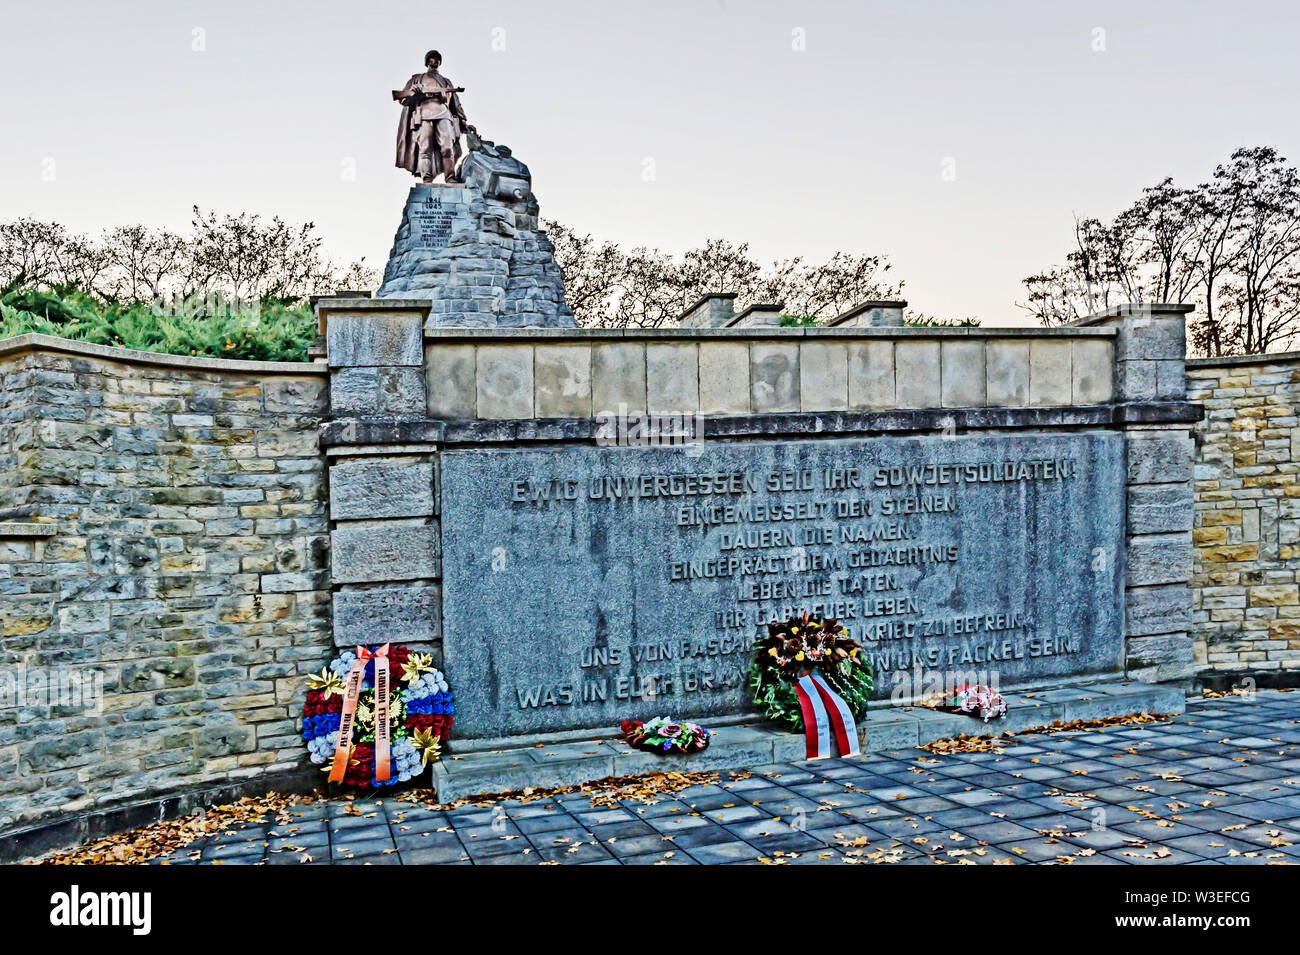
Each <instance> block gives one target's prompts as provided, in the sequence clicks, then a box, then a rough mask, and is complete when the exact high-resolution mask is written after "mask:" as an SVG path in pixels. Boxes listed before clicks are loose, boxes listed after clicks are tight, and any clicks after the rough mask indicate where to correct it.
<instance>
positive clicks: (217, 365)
mask: <svg viewBox="0 0 1300 955" xmlns="http://www.w3.org/2000/svg"><path fill="white" fill-rule="evenodd" d="M27 351H48V352H61V353H63V354H65V355H81V356H84V357H86V358H103V359H106V360H108V361H116V362H121V363H122V364H124V365H157V366H161V367H163V368H186V369H190V370H194V371H212V372H220V373H247V372H253V373H254V374H259V375H319V376H321V377H324V376H326V375H328V374H329V369H327V368H326V367H325V366H324V365H323V364H318V363H316V362H310V361H244V360H242V359H234V358H206V357H203V356H200V355H168V354H165V353H163V352H152V351H136V350H135V349H133V348H116V347H114V346H112V345H96V344H94V343H92V342H79V341H73V340H72V339H70V338H59V337H57V336H55V335H39V334H36V333H34V332H33V333H31V334H27V335H16V336H14V337H13V338H4V339H0V357H4V356H6V355H13V354H18V353H21V352H27Z"/></svg>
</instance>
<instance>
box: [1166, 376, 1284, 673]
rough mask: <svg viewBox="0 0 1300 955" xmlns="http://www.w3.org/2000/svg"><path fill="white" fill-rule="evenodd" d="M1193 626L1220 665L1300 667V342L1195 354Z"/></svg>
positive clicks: (1201, 647) (1191, 384)
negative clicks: (1268, 350) (1259, 351)
mask: <svg viewBox="0 0 1300 955" xmlns="http://www.w3.org/2000/svg"><path fill="white" fill-rule="evenodd" d="M1187 392H1188V398H1189V399H1190V400H1192V401H1197V402H1200V403H1201V404H1203V405H1204V406H1205V420H1204V421H1202V422H1201V424H1200V425H1199V426H1198V427H1197V429H1196V445H1197V449H1196V473H1195V481H1196V512H1195V527H1194V529H1193V531H1192V533H1193V536H1194V539H1195V580H1194V586H1195V588H1196V605H1195V610H1194V624H1193V626H1194V632H1195V637H1196V656H1197V661H1198V663H1200V664H1201V665H1202V666H1203V667H1210V668H1213V669H1216V670H1240V671H1270V670H1272V671H1280V670H1296V669H1300V482H1298V481H1297V477H1298V476H1300V352H1292V353H1289V354H1277V355H1256V356H1249V357H1245V358H1228V359H1196V360H1193V361H1189V362H1188V368H1187Z"/></svg>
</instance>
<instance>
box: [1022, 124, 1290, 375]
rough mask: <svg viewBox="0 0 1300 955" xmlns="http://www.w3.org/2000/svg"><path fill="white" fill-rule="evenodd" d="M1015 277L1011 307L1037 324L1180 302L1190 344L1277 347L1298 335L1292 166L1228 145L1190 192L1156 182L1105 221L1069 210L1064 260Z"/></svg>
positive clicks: (1265, 150)
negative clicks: (1017, 285) (1187, 309)
mask: <svg viewBox="0 0 1300 955" xmlns="http://www.w3.org/2000/svg"><path fill="white" fill-rule="evenodd" d="M1023 284H1024V286H1025V289H1026V291H1027V293H1028V297H1027V301H1026V302H1025V303H1024V304H1023V305H1022V306H1021V307H1022V308H1025V309H1026V310H1027V311H1029V312H1030V313H1031V314H1033V315H1034V316H1035V317H1036V318H1037V319H1038V320H1039V321H1040V322H1042V323H1043V324H1044V325H1056V324H1061V323H1063V322H1069V321H1074V320H1075V319H1077V318H1080V317H1082V316H1084V315H1087V314H1089V313H1092V312H1096V311H1100V310H1101V309H1104V308H1106V307H1107V306H1109V305H1113V304H1117V303H1120V302H1150V301H1156V302H1162V301H1165V302H1167V301H1189V302H1190V303H1191V304H1194V305H1196V306H1197V315H1196V317H1195V318H1194V320H1193V322H1194V324H1193V325H1192V328H1191V337H1192V345H1193V347H1194V348H1195V349H1196V350H1198V351H1201V352H1204V353H1206V354H1210V355H1222V354H1232V353H1241V352H1244V353H1254V352H1261V351H1267V350H1269V349H1270V348H1277V347H1280V346H1283V345H1285V344H1286V343H1288V342H1290V341H1292V340H1293V339H1294V338H1295V336H1296V335H1297V334H1300V306H1297V304H1296V297H1297V296H1296V293H1297V290H1298V289H1300V173H1297V171H1296V169H1295V168H1294V167H1293V166H1291V165H1289V164H1288V163H1287V161H1286V159H1285V158H1284V157H1282V156H1280V155H1278V153H1277V151H1276V150H1274V149H1272V148H1269V147H1253V148H1242V149H1238V150H1236V151H1235V152H1233V154H1232V156H1231V157H1230V158H1229V161H1228V162H1227V163H1223V164H1221V165H1219V166H1218V167H1216V168H1215V170H1214V175H1213V176H1212V177H1211V178H1210V180H1209V181H1208V182H1204V183H1201V184H1200V185H1198V186H1196V187H1194V188H1191V189H1184V188H1181V187H1179V186H1177V185H1175V184H1174V182H1173V180H1172V179H1165V180H1163V181H1162V182H1160V183H1158V184H1157V185H1155V186H1151V187H1149V188H1147V189H1144V190H1143V191H1142V194H1141V196H1140V197H1139V198H1138V200H1137V201H1136V202H1135V203H1134V204H1133V205H1132V206H1130V207H1128V208H1127V209H1125V210H1123V211H1122V212H1121V213H1120V214H1119V215H1118V216H1116V217H1115V219H1114V220H1113V221H1111V222H1103V221H1101V220H1098V219H1079V218H1076V220H1075V248H1074V249H1073V250H1072V251H1071V252H1070V253H1069V254H1068V255H1067V256H1066V261H1065V265H1064V266H1056V267H1053V268H1051V269H1048V270H1046V271H1044V272H1040V273H1038V274H1035V275H1031V276H1028V277H1026V278H1025V279H1024V280H1023Z"/></svg>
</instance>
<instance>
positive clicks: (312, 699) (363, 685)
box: [302, 644, 455, 789]
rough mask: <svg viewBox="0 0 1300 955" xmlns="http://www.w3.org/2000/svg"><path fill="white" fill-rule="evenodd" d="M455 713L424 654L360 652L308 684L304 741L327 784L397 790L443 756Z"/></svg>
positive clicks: (400, 649) (397, 649) (390, 649)
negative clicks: (326, 773) (443, 747)
mask: <svg viewBox="0 0 1300 955" xmlns="http://www.w3.org/2000/svg"><path fill="white" fill-rule="evenodd" d="M454 714H455V708H454V706H453V704H452V697H451V691H450V690H449V689H448V688H447V680H446V678H445V677H444V676H443V675H442V673H441V672H440V671H439V670H437V669H435V668H434V666H433V660H432V658H431V657H429V656H428V655H427V654H422V653H414V652H412V651H411V650H410V649H409V648H407V647H404V646H390V645H388V644H384V645H383V646H380V647H373V648H367V647H357V648H356V650H355V651H353V650H346V651H344V652H343V653H342V654H340V655H339V656H338V657H336V658H335V659H334V660H332V661H331V662H330V664H329V665H328V666H326V667H325V668H324V669H323V670H321V671H320V673H317V674H314V675H312V676H310V677H308V678H307V699H306V702H305V703H304V704H303V708H302V738H303V739H304V740H305V741H306V743H307V751H308V752H309V753H310V754H311V761H312V762H313V763H315V764H316V765H318V766H320V767H321V768H322V769H324V770H327V771H328V772H329V774H330V777H329V778H330V782H333V783H342V784H344V785H346V786H355V787H357V788H361V789H367V788H370V787H372V786H392V785H394V784H396V783H399V782H406V781H408V780H410V779H413V778H415V777H416V776H418V775H419V774H420V773H421V772H423V770H424V768H425V767H426V766H427V765H428V764H429V763H431V762H434V761H435V760H437V759H438V758H439V757H440V756H441V754H442V745H443V744H444V743H445V742H446V741H447V735H448V734H449V733H450V732H451V725H452V722H453V721H454V719H455V716H454Z"/></svg>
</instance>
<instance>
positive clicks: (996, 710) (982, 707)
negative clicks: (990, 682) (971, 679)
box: [952, 684, 1007, 723]
mask: <svg viewBox="0 0 1300 955" xmlns="http://www.w3.org/2000/svg"><path fill="white" fill-rule="evenodd" d="M952 705H953V706H954V707H956V708H957V709H958V710H960V711H961V712H963V713H978V714H979V717H980V719H982V720H983V721H984V722H985V723H987V722H988V721H989V720H991V719H993V718H994V717H1002V716H1006V715H1007V701H1006V700H1004V699H1003V698H1002V694H1001V693H999V692H998V691H997V690H993V689H990V688H989V687H987V686H979V685H974V686H972V685H970V684H967V685H966V686H963V687H960V688H958V690H957V692H956V693H954V694H953V698H952Z"/></svg>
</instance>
